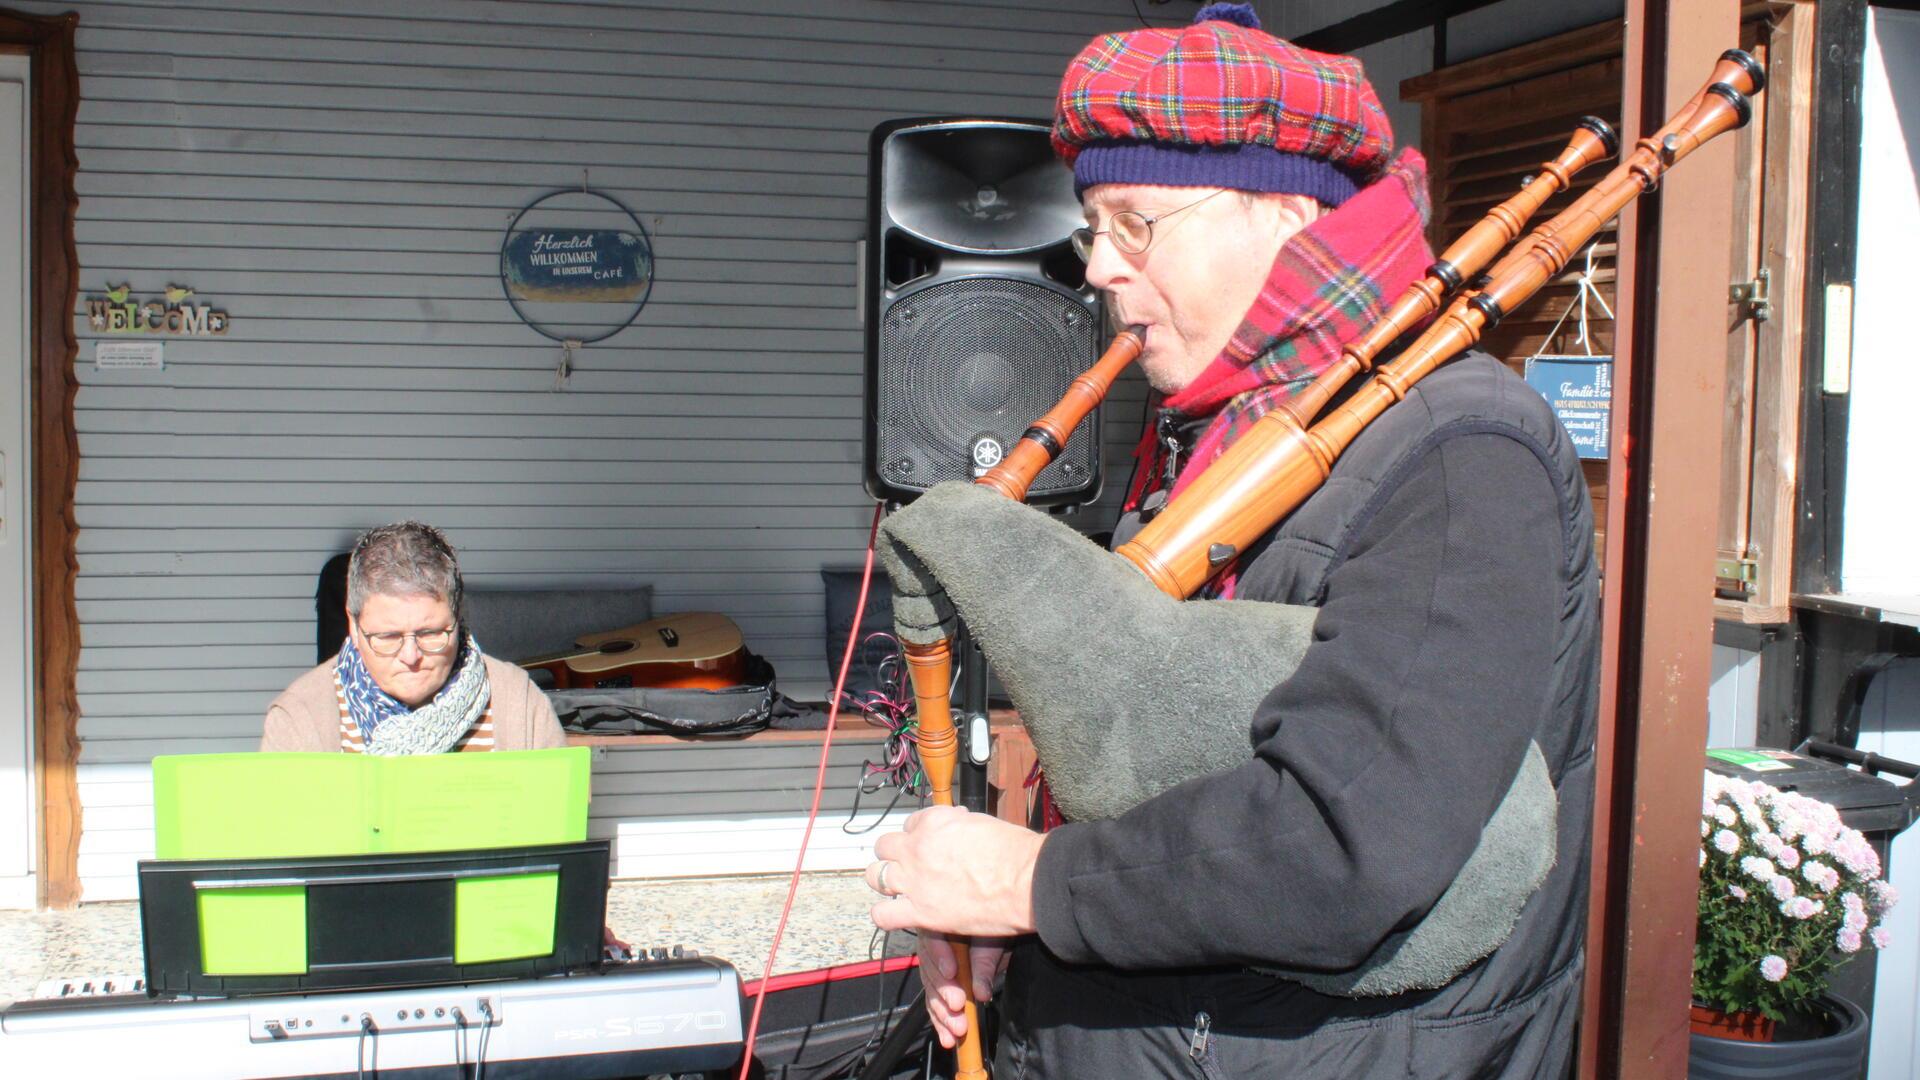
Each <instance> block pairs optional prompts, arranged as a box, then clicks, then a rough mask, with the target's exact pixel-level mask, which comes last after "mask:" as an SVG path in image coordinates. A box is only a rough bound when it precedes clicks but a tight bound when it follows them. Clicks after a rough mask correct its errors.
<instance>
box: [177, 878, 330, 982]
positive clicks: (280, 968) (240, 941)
mask: <svg viewBox="0 0 1920 1080" xmlns="http://www.w3.org/2000/svg"><path fill="white" fill-rule="evenodd" d="M198 900H199V916H200V968H201V970H202V971H205V972H206V973H207V974H209V975H304V974H306V971H307V890H306V889H305V888H304V887H302V886H299V885H275V886H263V887H261V888H257V889H208V890H205V891H203V892H201V893H200V894H199V895H198Z"/></svg>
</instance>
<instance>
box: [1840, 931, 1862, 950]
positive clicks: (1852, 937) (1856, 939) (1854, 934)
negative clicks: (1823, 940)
mask: <svg viewBox="0 0 1920 1080" xmlns="http://www.w3.org/2000/svg"><path fill="white" fill-rule="evenodd" d="M1834 940H1835V942H1836V943H1837V944H1838V945H1839V946H1840V951H1841V952H1843V953H1857V952H1859V951H1860V931H1858V930H1849V929H1846V928H1844V927H1843V928H1842V929H1841V931H1840V933H1839V935H1838V937H1836V938H1835V939H1834Z"/></svg>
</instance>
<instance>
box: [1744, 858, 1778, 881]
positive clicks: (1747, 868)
mask: <svg viewBox="0 0 1920 1080" xmlns="http://www.w3.org/2000/svg"><path fill="white" fill-rule="evenodd" d="M1740 870H1741V872H1742V873H1744V874H1746V875H1747V876H1748V877H1750V878H1752V879H1753V880H1755V881H1758V882H1762V883H1765V882H1768V881H1772V880H1773V876H1774V874H1775V872H1776V871H1775V870H1774V868H1773V864H1772V863H1771V862H1768V861H1767V860H1766V859H1763V858H1761V857H1760V856H1758V855H1749V856H1747V857H1746V858H1744V859H1741V860H1740Z"/></svg>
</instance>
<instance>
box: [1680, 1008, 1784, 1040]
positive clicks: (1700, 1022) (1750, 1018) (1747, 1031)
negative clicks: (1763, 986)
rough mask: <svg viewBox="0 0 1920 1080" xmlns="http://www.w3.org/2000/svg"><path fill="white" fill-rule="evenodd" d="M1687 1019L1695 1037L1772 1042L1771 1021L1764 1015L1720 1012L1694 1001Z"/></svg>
mask: <svg viewBox="0 0 1920 1080" xmlns="http://www.w3.org/2000/svg"><path fill="white" fill-rule="evenodd" d="M1688 1018H1689V1019H1690V1020H1692V1021H1693V1033H1694V1034H1695V1035H1711V1036H1713V1037H1714V1038H1716V1039H1733V1040H1735V1041H1737V1042H1772V1041H1773V1021H1772V1020H1769V1019H1767V1017H1766V1014H1764V1013H1757V1012H1737V1013H1730V1012H1721V1011H1720V1010H1719V1009H1716V1008H1713V1007H1712V1006H1708V1005H1702V1004H1700V1003H1699V1002H1697V1001H1696V1002H1694V1004H1693V1008H1692V1011H1691V1012H1690V1013H1689V1014H1688Z"/></svg>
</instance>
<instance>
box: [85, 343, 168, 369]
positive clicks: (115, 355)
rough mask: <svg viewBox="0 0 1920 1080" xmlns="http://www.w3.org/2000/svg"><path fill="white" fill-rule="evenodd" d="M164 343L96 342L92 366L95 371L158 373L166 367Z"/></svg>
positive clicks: (165, 346) (165, 344)
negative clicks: (115, 370)
mask: <svg viewBox="0 0 1920 1080" xmlns="http://www.w3.org/2000/svg"><path fill="white" fill-rule="evenodd" d="M166 348H167V343H166V342H164V341H96V342H94V343H93V366H94V369H95V370H97V371H107V370H110V369H115V368H119V369H127V368H138V369H145V370H148V371H159V370H160V369H161V368H164V367H166V366H167V360H166V356H167V354H166Z"/></svg>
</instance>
